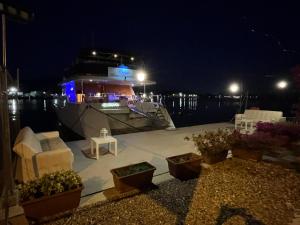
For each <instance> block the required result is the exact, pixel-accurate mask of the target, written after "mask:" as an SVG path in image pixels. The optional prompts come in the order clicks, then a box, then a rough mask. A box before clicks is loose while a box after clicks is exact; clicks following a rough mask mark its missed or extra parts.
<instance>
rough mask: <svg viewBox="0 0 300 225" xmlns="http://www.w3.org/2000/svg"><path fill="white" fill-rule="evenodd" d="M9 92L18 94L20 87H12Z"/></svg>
mask: <svg viewBox="0 0 300 225" xmlns="http://www.w3.org/2000/svg"><path fill="white" fill-rule="evenodd" d="M9 92H10V93H12V94H16V93H17V92H18V89H17V88H16V87H10V88H9Z"/></svg>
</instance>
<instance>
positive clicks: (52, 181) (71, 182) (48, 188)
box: [17, 170, 82, 201]
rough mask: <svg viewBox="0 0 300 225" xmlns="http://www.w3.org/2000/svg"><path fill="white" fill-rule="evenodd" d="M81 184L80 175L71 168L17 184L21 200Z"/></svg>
mask: <svg viewBox="0 0 300 225" xmlns="http://www.w3.org/2000/svg"><path fill="white" fill-rule="evenodd" d="M81 186H82V181H81V178H80V176H79V175H78V174H77V173H75V172H74V171H72V170H68V171H59V172H55V173H49V174H45V175H44V176H42V177H41V178H39V179H37V180H33V181H30V182H28V183H24V184H19V185H18V186H17V188H18V190H19V194H20V198H21V201H27V200H32V199H36V198H40V197H43V196H50V195H54V194H57V193H60V192H64V191H69V190H72V189H76V188H79V187H81Z"/></svg>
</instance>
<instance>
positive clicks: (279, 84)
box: [276, 80, 288, 89]
mask: <svg viewBox="0 0 300 225" xmlns="http://www.w3.org/2000/svg"><path fill="white" fill-rule="evenodd" d="M276 86H277V88H279V89H285V88H286V87H287V86H288V83H287V82H286V81H285V80H281V81H279V82H278V83H277V84H276Z"/></svg>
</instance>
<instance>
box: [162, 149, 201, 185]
mask: <svg viewBox="0 0 300 225" xmlns="http://www.w3.org/2000/svg"><path fill="white" fill-rule="evenodd" d="M201 161H202V158H201V156H199V155H197V154H195V153H192V152H190V153H186V154H182V155H176V156H172V157H168V158H167V162H168V166H169V172H170V174H171V175H172V176H174V177H176V178H177V179H180V180H188V179H193V178H196V177H198V176H199V174H200V172H201Z"/></svg>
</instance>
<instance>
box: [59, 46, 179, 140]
mask: <svg viewBox="0 0 300 225" xmlns="http://www.w3.org/2000/svg"><path fill="white" fill-rule="evenodd" d="M140 65H141V63H140V62H138V60H137V59H135V58H134V57H133V56H131V55H129V54H120V53H116V52H111V51H103V50H99V49H85V50H82V51H81V52H80V54H79V57H78V58H77V59H76V61H75V63H74V64H73V65H72V66H71V67H70V68H68V69H67V70H66V76H65V78H64V80H63V81H62V82H61V83H60V85H61V87H62V100H61V101H59V103H58V104H56V105H55V111H56V113H57V116H58V119H59V120H60V121H61V122H62V123H63V124H64V125H65V126H66V127H68V128H69V129H71V130H73V131H74V132H75V133H77V134H79V135H80V136H82V137H85V138H88V137H92V136H98V135H99V132H100V130H101V129H102V128H106V129H107V130H108V131H109V133H112V134H117V133H129V132H136V131H145V130H152V129H164V128H166V129H175V126H174V124H173V121H172V119H171V117H170V115H169V113H168V111H167V110H166V108H165V107H164V106H163V104H162V103H161V102H160V101H159V98H158V97H157V96H156V97H157V98H156V99H157V100H158V101H156V102H155V101H153V99H154V97H155V96H153V95H150V96H148V97H146V94H145V93H143V95H142V96H141V95H136V94H135V91H134V88H135V87H143V86H144V90H145V87H146V86H149V85H154V84H155V82H154V81H150V80H148V79H145V78H144V79H140V77H139V76H140V75H141V74H142V75H143V73H144V72H143V71H142V70H141V69H140Z"/></svg>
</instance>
